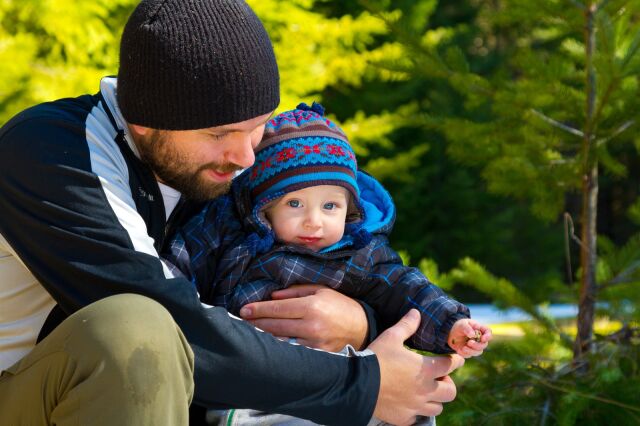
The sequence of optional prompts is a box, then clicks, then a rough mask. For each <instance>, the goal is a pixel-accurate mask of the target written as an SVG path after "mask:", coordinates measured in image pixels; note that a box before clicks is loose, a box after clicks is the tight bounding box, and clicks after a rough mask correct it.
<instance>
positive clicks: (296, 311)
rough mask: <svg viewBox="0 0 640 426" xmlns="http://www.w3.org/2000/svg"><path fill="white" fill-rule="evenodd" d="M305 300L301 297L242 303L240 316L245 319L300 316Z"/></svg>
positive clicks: (303, 310) (304, 306) (302, 312)
mask: <svg viewBox="0 0 640 426" xmlns="http://www.w3.org/2000/svg"><path fill="white" fill-rule="evenodd" d="M306 310H307V308H306V301H305V300H301V299H285V300H265V301H263V302H254V303H249V304H247V305H244V306H243V307H242V309H240V316H241V317H242V318H244V319H246V320H249V319H258V318H288V319H294V318H302V317H303V316H304V314H305V312H306Z"/></svg>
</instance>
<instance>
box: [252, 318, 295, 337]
mask: <svg viewBox="0 0 640 426" xmlns="http://www.w3.org/2000/svg"><path fill="white" fill-rule="evenodd" d="M250 322H251V324H253V325H254V326H256V327H258V328H259V329H260V330H264V331H266V332H267V333H271V334H273V335H274V336H288V337H298V336H301V335H303V334H304V333H303V332H302V331H301V326H302V325H304V323H303V322H302V321H299V320H297V319H273V318H261V319H256V320H251V321H250Z"/></svg>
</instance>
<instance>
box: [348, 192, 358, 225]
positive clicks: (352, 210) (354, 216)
mask: <svg viewBox="0 0 640 426" xmlns="http://www.w3.org/2000/svg"><path fill="white" fill-rule="evenodd" d="M347 197H349V199H348V201H347V217H346V219H345V222H347V223H352V222H357V221H359V220H361V219H362V213H361V212H360V210H359V209H358V207H357V206H356V203H355V202H354V201H353V196H352V195H351V194H347Z"/></svg>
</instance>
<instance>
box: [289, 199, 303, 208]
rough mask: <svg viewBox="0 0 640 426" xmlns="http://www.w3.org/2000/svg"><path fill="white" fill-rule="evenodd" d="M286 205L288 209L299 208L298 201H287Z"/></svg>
mask: <svg viewBox="0 0 640 426" xmlns="http://www.w3.org/2000/svg"><path fill="white" fill-rule="evenodd" d="M287 205H288V206H289V207H300V201H298V200H289V201H287Z"/></svg>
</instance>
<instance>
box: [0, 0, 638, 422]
mask: <svg viewBox="0 0 640 426" xmlns="http://www.w3.org/2000/svg"><path fill="white" fill-rule="evenodd" d="M136 3H137V2H136V1H135V0H92V1H84V0H81V1H79V0H1V1H0V22H1V26H0V64H2V65H1V67H2V68H1V69H2V78H1V79H0V123H4V122H6V121H7V120H8V119H9V118H10V117H11V116H12V115H13V114H15V113H17V112H18V111H20V110H21V109H23V108H26V107H28V106H30V105H33V104H35V103H38V102H42V101H47V100H53V99H57V98H61V97H68V96H78V95H80V94H83V93H95V92H97V90H98V84H99V79H100V78H101V77H102V76H105V75H114V74H116V73H117V68H118V49H119V38H120V34H121V31H122V28H123V26H124V23H125V21H126V18H127V16H128V15H129V13H130V12H131V11H132V9H133V8H134V7H135V4H136ZM248 3H249V4H250V5H251V6H252V7H253V8H254V10H255V11H256V13H257V14H258V16H259V17H260V18H261V19H262V20H263V22H264V24H265V26H266V28H267V31H268V32H269V34H270V36H271V38H272V40H273V43H274V47H275V51H276V55H277V58H278V62H279V66H280V73H281V82H282V103H281V105H280V109H281V110H286V109H291V108H293V107H295V106H296V105H297V103H298V102H300V101H306V102H311V101H314V100H315V101H319V102H321V103H322V104H323V105H324V106H325V107H326V110H327V112H328V115H329V116H330V117H331V118H333V119H335V120H336V121H337V122H338V123H340V124H341V126H342V127H343V129H344V130H345V132H346V133H347V134H348V136H349V137H350V139H351V141H352V143H353V145H354V147H355V150H356V153H357V154H358V157H359V165H360V167H361V168H363V169H364V170H366V171H368V172H370V173H372V174H373V175H375V176H376V177H377V178H378V179H380V180H381V181H382V182H383V184H384V185H385V186H386V187H387V189H388V190H389V191H390V192H391V194H392V196H393V197H394V199H395V202H396V204H397V208H398V215H397V222H396V227H395V231H394V233H393V235H392V245H393V246H394V247H395V248H396V249H397V250H400V251H401V252H402V254H403V257H404V259H405V260H406V261H407V262H408V263H409V264H411V265H413V266H416V267H419V268H421V269H422V270H423V271H424V272H425V274H427V276H429V278H430V279H431V280H432V281H434V282H435V283H437V284H438V285H440V286H441V287H443V288H444V289H446V290H447V291H448V292H450V293H452V294H453V295H454V296H455V297H456V298H458V299H459V300H460V301H462V302H465V303H468V304H471V305H472V315H473V316H476V314H475V313H476V312H477V313H478V315H480V316H481V317H482V318H483V320H486V321H489V322H491V323H492V327H493V329H494V333H495V334H496V338H495V340H494V342H493V343H492V345H491V346H490V348H489V350H487V351H486V352H485V354H484V355H483V356H482V357H480V358H476V359H472V360H469V361H468V362H467V364H466V366H465V368H464V369H463V370H462V371H460V372H457V373H456V376H455V380H456V382H457V383H458V385H459V393H458V398H457V399H456V401H455V402H453V403H451V404H448V405H447V406H446V407H445V411H444V413H443V414H442V416H440V417H439V418H438V423H439V424H441V425H469V424H479V425H480V424H489V425H520V424H522V425H574V424H582V425H603V424H617V425H627V424H629V425H632V424H640V392H639V391H640V331H639V326H640V313H639V312H638V306H639V304H640V234H639V231H640V198H638V195H639V192H640V187H639V185H640V157H639V153H640V122H638V120H640V118H639V117H638V111H639V106H640V99H639V96H638V94H639V87H638V85H639V74H640V51H639V49H640V0H626V1H624V0H610V1H607V0H599V1H597V2H595V1H590V2H588V1H584V0H539V1H536V2H528V1H518V0H486V1H481V0H457V1H444V0H441V1H438V0H394V1H391V0H287V1H278V0H249V1H248ZM167 102H171V100H170V99H168V100H167Z"/></svg>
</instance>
